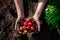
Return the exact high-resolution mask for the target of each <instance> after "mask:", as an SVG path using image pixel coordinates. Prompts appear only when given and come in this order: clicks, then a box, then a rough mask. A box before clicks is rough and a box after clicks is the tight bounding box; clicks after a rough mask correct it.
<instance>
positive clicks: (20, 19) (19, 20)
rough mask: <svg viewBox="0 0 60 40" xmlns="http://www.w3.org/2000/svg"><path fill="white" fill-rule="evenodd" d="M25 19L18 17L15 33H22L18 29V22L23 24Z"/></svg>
mask: <svg viewBox="0 0 60 40" xmlns="http://www.w3.org/2000/svg"><path fill="white" fill-rule="evenodd" d="M23 18H24V17H18V18H17V19H16V22H15V31H17V32H19V33H21V32H20V31H19V28H18V26H17V25H18V22H21V21H22V20H23Z"/></svg>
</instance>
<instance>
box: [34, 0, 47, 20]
mask: <svg viewBox="0 0 60 40" xmlns="http://www.w3.org/2000/svg"><path fill="white" fill-rule="evenodd" d="M40 1H41V0H39V1H38V6H37V9H36V12H35V14H34V17H35V18H37V19H38V18H39V17H40V15H41V12H42V11H43V9H44V7H45V4H46V2H47V0H44V1H42V2H40Z"/></svg>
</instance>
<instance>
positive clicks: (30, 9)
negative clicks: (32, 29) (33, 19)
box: [0, 0, 60, 40]
mask: <svg viewBox="0 0 60 40" xmlns="http://www.w3.org/2000/svg"><path fill="white" fill-rule="evenodd" d="M36 7H37V1H36V0H35V1H34V0H27V1H26V0H24V11H25V15H26V17H27V16H32V15H33V14H34V12H35V10H36ZM28 13H29V15H28ZM42 15H43V14H42ZM16 18H17V12H16V8H15V4H14V1H13V0H0V40H28V38H27V36H26V35H22V36H19V35H20V34H18V33H17V32H16V31H14V25H15V21H16ZM42 21H43V24H42V25H41V32H39V33H35V34H33V36H32V38H30V40H60V36H59V34H58V33H57V31H56V29H54V30H53V31H49V30H48V29H47V24H46V22H45V19H44V18H42Z"/></svg>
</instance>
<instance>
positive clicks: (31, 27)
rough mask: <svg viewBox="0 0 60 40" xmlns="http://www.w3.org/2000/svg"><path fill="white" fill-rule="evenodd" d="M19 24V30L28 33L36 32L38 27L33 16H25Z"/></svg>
mask: <svg viewBox="0 0 60 40" xmlns="http://www.w3.org/2000/svg"><path fill="white" fill-rule="evenodd" d="M18 24H19V30H20V32H21V33H22V34H27V33H28V32H34V31H35V29H36V23H35V21H34V19H33V18H24V19H23V21H22V22H20V23H18Z"/></svg>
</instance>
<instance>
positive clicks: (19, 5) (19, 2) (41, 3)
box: [14, 0, 47, 31]
mask: <svg viewBox="0 0 60 40" xmlns="http://www.w3.org/2000/svg"><path fill="white" fill-rule="evenodd" d="M14 2H15V6H16V10H17V15H18V17H17V20H16V23H15V30H19V29H18V27H17V22H19V21H21V19H23V18H24V17H25V16H24V8H23V0H14ZM46 3H47V0H38V6H37V9H36V11H35V14H34V15H33V18H34V19H35V21H36V23H37V25H38V31H40V20H39V18H40V15H41V12H42V11H43V9H44V7H45V4H46Z"/></svg>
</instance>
